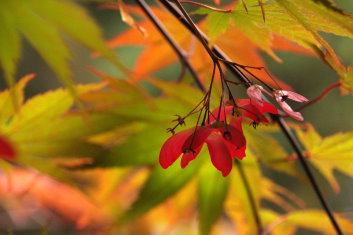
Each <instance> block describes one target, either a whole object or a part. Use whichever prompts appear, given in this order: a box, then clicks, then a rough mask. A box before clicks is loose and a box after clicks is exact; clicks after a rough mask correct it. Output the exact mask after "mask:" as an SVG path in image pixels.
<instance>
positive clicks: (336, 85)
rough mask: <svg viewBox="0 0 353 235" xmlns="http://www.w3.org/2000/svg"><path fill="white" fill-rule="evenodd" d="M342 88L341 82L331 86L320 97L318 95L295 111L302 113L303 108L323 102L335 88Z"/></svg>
mask: <svg viewBox="0 0 353 235" xmlns="http://www.w3.org/2000/svg"><path fill="white" fill-rule="evenodd" d="M340 86H341V82H336V83H333V84H331V85H330V86H328V87H327V88H326V89H325V90H324V91H323V92H321V94H320V95H318V96H317V97H316V98H314V99H312V100H310V101H308V102H306V103H305V104H303V105H301V106H299V107H297V108H296V109H295V111H300V110H302V109H303V108H306V107H308V106H309V105H312V104H313V103H316V102H317V101H319V100H321V99H322V98H324V97H325V96H326V95H327V94H328V93H329V92H330V91H331V90H333V89H334V88H336V87H340Z"/></svg>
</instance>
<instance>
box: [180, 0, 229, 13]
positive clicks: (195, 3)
mask: <svg viewBox="0 0 353 235" xmlns="http://www.w3.org/2000/svg"><path fill="white" fill-rule="evenodd" d="M179 2H180V3H189V4H194V5H196V6H199V7H204V8H207V9H209V10H212V11H217V12H222V13H230V12H232V10H231V9H229V10H224V9H219V8H215V7H211V6H208V5H205V4H202V3H199V2H194V1H186V0H185V1H179Z"/></svg>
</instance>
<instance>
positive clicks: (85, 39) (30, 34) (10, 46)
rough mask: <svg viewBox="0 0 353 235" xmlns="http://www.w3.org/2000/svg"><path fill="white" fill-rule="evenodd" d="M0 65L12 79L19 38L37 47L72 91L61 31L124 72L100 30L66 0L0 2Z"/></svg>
mask: <svg viewBox="0 0 353 235" xmlns="http://www.w3.org/2000/svg"><path fill="white" fill-rule="evenodd" d="M0 28H1V31H0V41H1V45H0V66H1V67H2V69H3V71H4V75H5V79H6V81H7V83H8V84H9V85H13V84H14V81H15V73H16V68H17V62H18V60H19V58H20V56H21V51H22V45H21V38H22V37H24V38H26V39H27V40H28V41H29V42H30V44H31V45H32V46H33V47H34V48H35V49H36V50H37V51H38V53H39V54H40V55H41V56H42V57H43V59H44V60H45V61H46V62H47V63H48V65H49V66H50V67H51V68H52V69H53V70H54V71H55V73H56V74H57V75H58V77H59V79H60V80H61V82H62V83H63V84H65V85H66V86H67V87H68V88H69V90H70V91H71V93H72V94H76V91H75V88H74V86H73V84H72V82H71V79H70V75H71V71H70V66H69V60H70V59H71V52H70V50H69V48H68V47H67V45H66V44H65V42H64V40H63V39H62V35H63V34H66V35H68V36H70V37H71V38H72V39H74V40H75V41H77V42H78V43H80V44H82V45H84V46H86V47H88V48H89V49H91V50H94V51H98V52H99V53H101V54H102V55H104V56H105V57H107V58H108V59H109V60H110V61H112V62H113V63H114V64H116V65H117V66H118V67H119V68H120V69H121V70H122V71H124V72H127V70H126V69H125V67H124V66H123V65H122V63H121V62H120V61H119V60H118V59H117V57H116V56H115V55H114V54H113V53H112V52H111V51H110V50H109V49H108V48H107V47H106V45H105V43H104V40H103V38H102V33H101V31H100V29H99V27H98V26H97V24H96V23H95V22H94V21H93V19H92V18H91V17H90V16H89V15H88V14H87V12H86V11H85V10H84V9H83V8H82V7H80V6H79V5H77V4H75V3H74V2H73V1H69V0H42V1H39V0H31V1H27V0H18V1H1V3H0Z"/></svg>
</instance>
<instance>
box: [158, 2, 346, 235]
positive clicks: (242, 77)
mask: <svg viewBox="0 0 353 235" xmlns="http://www.w3.org/2000/svg"><path fill="white" fill-rule="evenodd" d="M159 1H160V2H161V3H162V4H163V5H164V6H165V7H166V8H167V9H168V10H169V11H170V12H171V13H172V14H173V15H174V16H175V17H176V18H177V19H178V20H179V21H180V22H181V23H182V24H183V25H184V26H185V27H186V28H187V29H188V30H190V31H191V33H193V34H195V35H196V36H197V37H199V35H202V38H201V39H200V38H199V39H200V40H201V42H202V43H203V45H204V46H206V47H208V45H207V42H208V38H207V37H206V36H205V35H204V34H203V33H202V31H200V30H197V31H195V30H194V26H193V25H192V24H190V22H188V20H185V19H184V18H183V14H181V13H180V11H179V10H178V9H177V8H176V7H175V6H173V5H172V4H170V3H169V2H168V1H167V0H159ZM174 2H176V3H177V1H176V0H175V1H174ZM179 5H180V4H179ZM179 8H180V7H179ZM205 42H206V43H205ZM205 44H206V45H205ZM206 49H207V48H206ZM212 52H213V53H214V54H215V55H216V56H217V57H219V58H221V59H223V60H227V61H230V59H229V58H228V56H227V55H226V54H225V53H224V52H223V51H222V50H221V49H219V48H218V47H217V46H213V47H212ZM225 65H226V67H227V68H228V69H229V70H230V71H231V72H232V73H233V74H234V75H235V76H236V77H237V78H238V79H239V80H240V81H242V82H244V83H245V84H246V86H247V87H249V86H251V85H252V82H251V81H250V79H249V78H248V77H246V76H245V75H244V74H243V73H242V72H241V71H240V69H239V68H238V67H236V66H234V65H233V64H230V63H225ZM271 117H272V120H274V121H276V122H277V124H278V125H279V126H280V127H281V129H282V131H283V133H284V134H285V136H286V137H287V139H288V141H289V142H290V143H291V145H292V148H293V149H294V151H295V152H296V153H297V154H298V156H299V160H300V163H301V165H302V167H303V169H304V171H305V173H306V175H307V177H308V179H309V181H310V184H311V185H312V187H313V189H314V192H315V194H316V196H317V197H318V199H319V201H320V203H321V205H322V207H323V209H324V210H325V212H326V214H327V216H328V217H329V219H330V221H331V224H332V226H333V227H334V229H335V231H336V233H337V234H338V235H343V232H342V230H341V228H340V226H339V224H338V223H337V221H336V219H335V217H334V214H333V212H332V211H331V209H330V207H329V205H328V203H327V202H326V200H325V198H324V196H323V194H322V192H321V190H320V188H319V185H318V183H317V182H316V180H315V177H314V175H313V173H312V171H311V169H310V167H309V164H308V163H307V162H306V161H305V158H304V155H303V153H302V151H301V149H300V145H299V143H298V141H297V139H296V138H295V137H294V135H293V133H292V131H291V130H290V129H289V128H288V126H287V124H286V122H285V121H284V120H283V118H281V117H279V116H275V115H272V116H271ZM256 213H258V212H257V211H256Z"/></svg>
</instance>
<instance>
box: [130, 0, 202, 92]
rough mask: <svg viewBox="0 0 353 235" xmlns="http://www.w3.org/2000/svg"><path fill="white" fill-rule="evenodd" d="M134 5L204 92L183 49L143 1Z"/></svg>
mask: <svg viewBox="0 0 353 235" xmlns="http://www.w3.org/2000/svg"><path fill="white" fill-rule="evenodd" d="M135 1H136V3H137V4H138V5H139V6H140V7H141V9H142V10H143V11H144V12H145V14H146V15H147V17H148V18H149V19H150V20H151V22H152V23H153V24H154V25H155V26H156V28H157V29H158V30H159V32H160V33H161V34H162V35H163V37H164V38H165V39H166V40H167V42H168V43H169V44H170V45H171V46H172V47H173V49H174V51H175V52H176V53H177V54H178V56H179V59H180V60H181V62H182V63H183V64H184V65H185V66H186V68H188V70H189V71H190V73H191V75H192V76H193V77H194V80H195V82H196V84H197V86H198V87H199V88H200V89H201V90H202V91H203V92H205V91H206V89H205V87H204V85H203V84H202V82H201V79H200V78H199V76H198V74H197V73H196V72H195V70H194V68H193V67H192V66H191V64H190V62H189V60H188V58H187V56H186V55H185V53H184V51H183V49H182V48H181V47H180V46H179V45H178V44H177V42H176V41H175V40H174V39H173V37H172V36H171V35H170V33H169V32H168V31H167V29H166V28H165V27H164V26H163V24H162V23H161V22H160V21H159V19H158V18H157V17H156V16H155V14H154V13H153V12H152V11H151V9H150V7H149V6H148V5H147V4H146V2H145V1H144V0H135Z"/></svg>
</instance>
